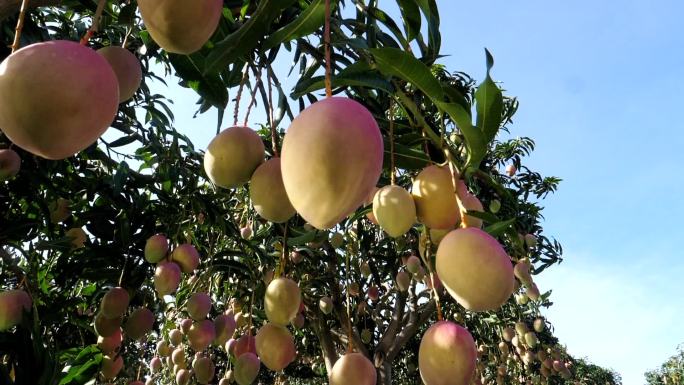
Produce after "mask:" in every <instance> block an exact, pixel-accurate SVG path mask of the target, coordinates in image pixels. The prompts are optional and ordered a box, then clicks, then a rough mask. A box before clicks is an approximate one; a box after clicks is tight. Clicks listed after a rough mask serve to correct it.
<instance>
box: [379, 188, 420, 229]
mask: <svg viewBox="0 0 684 385" xmlns="http://www.w3.org/2000/svg"><path fill="white" fill-rule="evenodd" d="M373 215H374V216H375V220H376V221H377V222H378V224H379V225H380V227H381V228H382V229H383V230H384V231H385V232H386V233H387V234H388V235H389V236H390V237H393V238H397V237H400V236H402V235H404V234H406V232H408V231H409V230H410V229H411V227H413V224H414V223H416V204H415V203H414V202H413V197H411V194H409V192H408V191H406V190H405V189H403V188H402V187H400V186H385V187H383V188H381V189H380V190H378V192H377V193H375V197H374V198H373Z"/></svg>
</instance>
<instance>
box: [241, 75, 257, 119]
mask: <svg viewBox="0 0 684 385" xmlns="http://www.w3.org/2000/svg"><path fill="white" fill-rule="evenodd" d="M252 71H254V75H255V76H256V83H254V88H252V97H251V98H250V100H249V104H248V105H247V112H246V113H245V121H244V123H243V124H242V125H243V126H244V127H247V121H248V120H249V113H250V112H251V111H252V106H254V105H255V104H256V93H257V90H258V89H259V85H260V84H261V75H260V74H259V71H258V70H257V69H256V68H252Z"/></svg>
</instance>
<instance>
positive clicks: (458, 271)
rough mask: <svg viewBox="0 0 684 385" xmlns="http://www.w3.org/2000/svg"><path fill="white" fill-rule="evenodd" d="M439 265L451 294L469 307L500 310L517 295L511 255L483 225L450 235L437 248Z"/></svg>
mask: <svg viewBox="0 0 684 385" xmlns="http://www.w3.org/2000/svg"><path fill="white" fill-rule="evenodd" d="M435 268H436V271H437V274H438V275H439V277H440V278H441V281H442V283H443V284H444V287H445V288H446V289H447V291H448V292H449V294H450V295H451V296H452V297H453V298H454V299H455V300H456V302H458V303H459V304H461V305H462V306H463V307H465V308H466V309H468V310H471V311H486V310H496V309H498V308H499V307H501V305H503V304H504V303H505V302H506V301H507V300H508V298H510V296H511V294H513V287H514V281H515V278H514V275H513V266H512V264H511V260H510V258H509V257H508V254H507V253H506V251H505V250H504V249H503V247H502V246H501V244H499V242H498V241H497V240H496V239H494V238H493V237H492V236H491V235H489V234H487V233H486V232H484V231H482V230H480V229H479V228H475V227H469V228H464V229H457V230H453V231H451V232H450V233H449V234H447V235H446V236H445V237H444V239H442V242H440V244H439V248H437V256H436V259H435Z"/></svg>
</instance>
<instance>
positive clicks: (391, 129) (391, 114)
mask: <svg viewBox="0 0 684 385" xmlns="http://www.w3.org/2000/svg"><path fill="white" fill-rule="evenodd" d="M389 142H390V183H391V184H392V186H394V184H395V180H394V99H390V105H389Z"/></svg>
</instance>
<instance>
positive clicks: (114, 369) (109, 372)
mask: <svg viewBox="0 0 684 385" xmlns="http://www.w3.org/2000/svg"><path fill="white" fill-rule="evenodd" d="M123 366H124V362H123V358H122V357H121V356H116V357H115V358H112V357H111V356H104V357H102V366H101V368H100V374H101V375H102V377H103V378H104V379H105V380H111V379H113V378H114V377H116V376H117V374H119V372H120V371H121V369H122V368H123Z"/></svg>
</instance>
